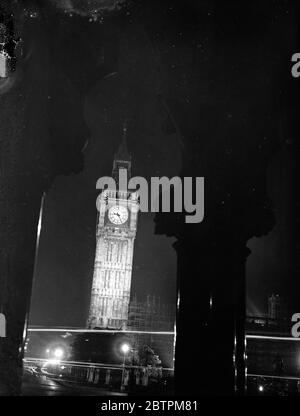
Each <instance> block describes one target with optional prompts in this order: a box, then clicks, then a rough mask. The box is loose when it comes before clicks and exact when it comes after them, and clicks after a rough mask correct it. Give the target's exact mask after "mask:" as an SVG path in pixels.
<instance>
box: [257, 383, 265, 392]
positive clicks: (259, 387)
mask: <svg viewBox="0 0 300 416" xmlns="http://www.w3.org/2000/svg"><path fill="white" fill-rule="evenodd" d="M258 391H260V392H261V393H262V392H263V391H264V386H262V385H260V386H258Z"/></svg>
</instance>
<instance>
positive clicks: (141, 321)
mask: <svg viewBox="0 0 300 416" xmlns="http://www.w3.org/2000/svg"><path fill="white" fill-rule="evenodd" d="M175 318H176V308H175V300H174V304H167V303H163V302H161V299H160V297H158V296H153V295H152V296H151V295H147V297H146V299H145V300H143V301H141V300H138V299H137V297H136V296H134V297H133V298H132V299H131V301H130V304H129V314H128V329H129V330H136V331H141V333H139V334H132V335H131V342H132V346H133V348H134V349H139V348H140V347H142V346H144V345H147V346H149V347H150V348H151V349H153V351H154V352H155V354H157V355H158V357H159V359H160V360H161V361H162V365H163V367H167V368H173V365H174V333H173V331H174V324H175ZM147 331H151V332H152V333H151V334H149V332H147ZM153 332H157V334H154V333H153ZM161 332H169V334H162V333H161Z"/></svg>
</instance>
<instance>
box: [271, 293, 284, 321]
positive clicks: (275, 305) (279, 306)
mask: <svg viewBox="0 0 300 416" xmlns="http://www.w3.org/2000/svg"><path fill="white" fill-rule="evenodd" d="M286 315H287V308H286V305H285V303H284V301H283V299H282V298H281V297H280V296H279V295H278V294H274V293H272V295H271V296H269V297H268V318H269V319H275V320H282V319H285V318H286Z"/></svg>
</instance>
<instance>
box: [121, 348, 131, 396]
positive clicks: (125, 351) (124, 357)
mask: <svg viewBox="0 0 300 416" xmlns="http://www.w3.org/2000/svg"><path fill="white" fill-rule="evenodd" d="M121 351H122V353H123V369H122V381H121V390H123V389H124V376H125V360H126V354H128V352H129V351H130V345H129V344H127V343H124V344H122V345H121Z"/></svg>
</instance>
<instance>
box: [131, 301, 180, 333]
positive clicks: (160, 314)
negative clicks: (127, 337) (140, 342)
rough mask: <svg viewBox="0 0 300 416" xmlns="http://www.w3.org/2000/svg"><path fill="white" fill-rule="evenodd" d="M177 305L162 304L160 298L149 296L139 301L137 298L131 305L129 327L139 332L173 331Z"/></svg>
mask: <svg viewBox="0 0 300 416" xmlns="http://www.w3.org/2000/svg"><path fill="white" fill-rule="evenodd" d="M174 322H175V305H170V304H166V303H162V302H161V300H160V297H157V296H154V295H153V296H151V295H147V298H146V300H144V301H138V300H137V297H136V296H135V297H134V298H133V299H132V300H131V301H130V304H129V314H128V327H129V328H130V329H135V330H139V331H173V330H174Z"/></svg>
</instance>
